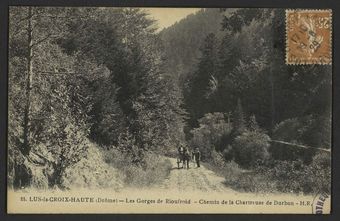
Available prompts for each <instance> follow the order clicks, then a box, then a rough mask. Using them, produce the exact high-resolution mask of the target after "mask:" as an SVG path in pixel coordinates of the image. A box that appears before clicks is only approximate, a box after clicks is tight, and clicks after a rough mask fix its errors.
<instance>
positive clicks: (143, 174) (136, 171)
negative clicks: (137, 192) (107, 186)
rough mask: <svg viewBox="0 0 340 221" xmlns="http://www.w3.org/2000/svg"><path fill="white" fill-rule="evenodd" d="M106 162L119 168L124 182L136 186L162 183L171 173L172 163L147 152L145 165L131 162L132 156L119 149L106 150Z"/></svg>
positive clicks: (150, 185)
mask: <svg viewBox="0 0 340 221" xmlns="http://www.w3.org/2000/svg"><path fill="white" fill-rule="evenodd" d="M105 156H106V162H107V163H109V164H111V165H112V166H113V167H115V168H118V169H119V171H120V173H121V175H122V177H123V180H124V183H125V184H126V185H128V186H134V187H152V186H153V185H157V184H159V183H161V182H162V181H163V180H164V179H165V178H166V177H167V176H168V175H169V174H170V170H171V168H172V164H171V162H170V161H169V160H168V159H164V158H162V157H161V156H159V155H157V154H153V153H146V154H145V157H144V158H143V160H144V163H143V165H136V164H131V162H130V160H131V156H130V154H129V153H127V152H125V153H123V154H122V152H121V151H119V150H117V149H114V148H113V149H110V150H108V151H107V152H106V154H105Z"/></svg>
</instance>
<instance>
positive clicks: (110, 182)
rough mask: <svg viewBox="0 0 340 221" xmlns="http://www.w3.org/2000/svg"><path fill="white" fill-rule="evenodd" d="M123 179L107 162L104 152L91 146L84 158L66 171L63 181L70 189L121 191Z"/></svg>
mask: <svg viewBox="0 0 340 221" xmlns="http://www.w3.org/2000/svg"><path fill="white" fill-rule="evenodd" d="M105 156H106V154H105ZM123 178H124V177H123V176H122V175H121V174H120V172H119V171H118V170H117V169H115V168H114V167H112V165H109V164H108V163H107V162H105V157H104V155H103V153H102V151H101V150H100V149H98V147H96V146H94V145H91V146H90V147H89V148H88V151H87V153H86V155H85V157H84V158H82V159H81V160H80V161H79V162H78V163H76V164H75V165H73V166H72V167H70V168H67V169H66V170H65V173H64V176H63V179H62V180H63V185H64V186H65V187H66V188H68V189H75V188H85V189H95V188H110V189H114V190H119V189H120V188H122V186H123Z"/></svg>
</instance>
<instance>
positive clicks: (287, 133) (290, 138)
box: [273, 114, 331, 148]
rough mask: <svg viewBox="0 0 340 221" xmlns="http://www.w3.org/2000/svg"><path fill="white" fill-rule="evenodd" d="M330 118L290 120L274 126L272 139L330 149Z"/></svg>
mask: <svg viewBox="0 0 340 221" xmlns="http://www.w3.org/2000/svg"><path fill="white" fill-rule="evenodd" d="M330 138H331V117H330V116H329V115H327V114H323V115H320V116H314V115H308V116H304V117H301V118H291V119H287V120H284V121H282V122H281V123H279V124H278V125H276V127H275V129H274V131H273V139H275V140H281V141H286V142H291V143H296V144H304V145H308V146H313V147H321V148H330V141H331V139H330Z"/></svg>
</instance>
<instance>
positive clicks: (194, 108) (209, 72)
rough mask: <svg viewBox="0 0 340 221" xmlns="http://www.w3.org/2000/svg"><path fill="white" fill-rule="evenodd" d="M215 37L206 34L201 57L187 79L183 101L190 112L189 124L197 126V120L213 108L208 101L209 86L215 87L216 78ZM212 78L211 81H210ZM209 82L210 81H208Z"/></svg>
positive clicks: (216, 51)
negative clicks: (187, 83)
mask: <svg viewBox="0 0 340 221" xmlns="http://www.w3.org/2000/svg"><path fill="white" fill-rule="evenodd" d="M217 43H218V41H217V38H216V36H215V35H214V34H212V33H211V34H208V35H207V36H206V38H205V41H204V43H203V45H202V46H201V58H200V59H199V63H198V67H197V70H196V71H195V72H194V73H193V75H192V77H191V78H190V79H189V80H190V83H189V86H188V89H187V91H186V93H185V101H186V105H187V109H188V112H189V114H190V122H189V123H190V124H191V125H192V126H195V125H196V126H197V120H198V119H199V118H201V117H203V115H204V114H205V113H209V112H211V111H213V109H214V108H215V107H214V106H213V104H212V103H209V102H210V100H209V96H207V95H209V94H210V93H211V86H212V87H213V88H214V86H216V87H217V84H218V82H217V80H216V78H215V77H214V76H215V73H216V69H217V65H218V56H217V53H218V50H217ZM212 79H214V80H213V81H211V80H212ZM209 82H210V83H209Z"/></svg>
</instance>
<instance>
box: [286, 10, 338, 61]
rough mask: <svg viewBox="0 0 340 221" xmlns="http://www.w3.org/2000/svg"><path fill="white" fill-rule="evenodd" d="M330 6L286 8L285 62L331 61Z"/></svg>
mask: <svg viewBox="0 0 340 221" xmlns="http://www.w3.org/2000/svg"><path fill="white" fill-rule="evenodd" d="M331 62H332V10H304V9H294V10H291V9H287V10H286V64H292V65H296V64H331Z"/></svg>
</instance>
